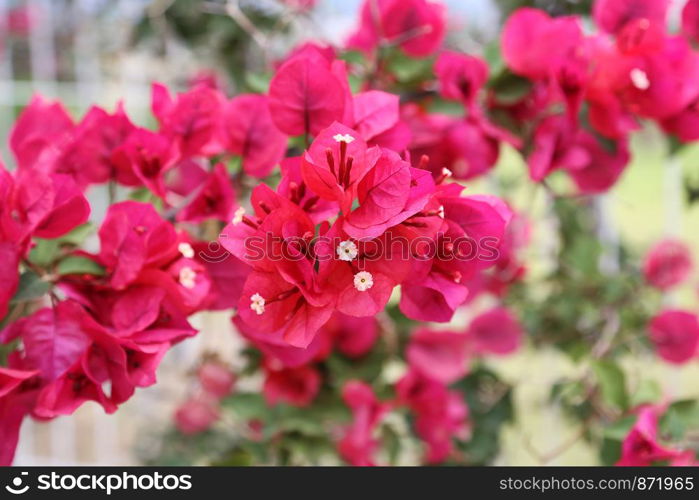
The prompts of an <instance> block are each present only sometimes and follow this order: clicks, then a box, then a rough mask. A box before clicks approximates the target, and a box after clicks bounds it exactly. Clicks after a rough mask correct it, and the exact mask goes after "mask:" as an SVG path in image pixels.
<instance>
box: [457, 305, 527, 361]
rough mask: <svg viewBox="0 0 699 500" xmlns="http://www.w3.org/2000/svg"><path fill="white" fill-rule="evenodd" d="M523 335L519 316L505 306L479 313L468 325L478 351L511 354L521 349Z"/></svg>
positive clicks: (471, 340)
mask: <svg viewBox="0 0 699 500" xmlns="http://www.w3.org/2000/svg"><path fill="white" fill-rule="evenodd" d="M523 335H524V332H523V330H522V326H521V325H520V324H519V321H517V318H515V316H514V315H513V314H512V313H511V312H510V311H509V310H507V309H505V308H504V307H496V308H494V309H491V310H489V311H486V312H484V313H481V314H479V315H478V316H476V317H475V318H474V319H473V321H471V324H470V325H469V327H468V337H469V341H470V342H472V345H473V348H474V350H475V351H476V352H478V353H487V354H510V353H512V352H515V351H516V350H517V349H519V346H520V344H521V343H522V337H523Z"/></svg>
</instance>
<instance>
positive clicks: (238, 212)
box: [233, 207, 245, 226]
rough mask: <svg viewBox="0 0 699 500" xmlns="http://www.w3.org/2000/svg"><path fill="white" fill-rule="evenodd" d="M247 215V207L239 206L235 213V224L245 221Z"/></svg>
mask: <svg viewBox="0 0 699 500" xmlns="http://www.w3.org/2000/svg"><path fill="white" fill-rule="evenodd" d="M244 215H245V209H244V208H243V207H240V208H238V210H236V211H235V214H233V225H234V226H237V225H238V224H240V223H241V222H243V216H244Z"/></svg>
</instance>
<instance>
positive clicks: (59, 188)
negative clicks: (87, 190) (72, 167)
mask: <svg viewBox="0 0 699 500" xmlns="http://www.w3.org/2000/svg"><path fill="white" fill-rule="evenodd" d="M26 172H27V171H23V172H22V174H25V173H26ZM22 174H20V175H22ZM26 182H27V183H29V182H30V179H28V178H27V179H26ZM51 183H52V191H53V193H52V194H53V196H52V197H53V204H52V205H53V206H52V207H51V210H50V211H49V212H48V214H46V216H45V217H44V218H43V219H42V221H41V222H40V223H39V224H38V225H37V226H36V227H35V228H34V230H33V234H34V236H36V237H38V238H57V237H59V236H63V235H64V234H66V233H68V232H69V231H71V230H73V229H74V228H75V227H77V226H79V225H80V224H83V223H85V222H87V219H88V217H89V216H90V204H89V203H88V201H87V199H86V198H85V196H84V195H83V193H82V191H81V190H80V189H79V187H78V186H77V184H75V181H74V180H73V178H72V177H70V176H68V175H62V174H53V175H51ZM49 196H50V195H49ZM49 196H46V198H49Z"/></svg>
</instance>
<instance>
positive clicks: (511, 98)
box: [491, 70, 532, 105]
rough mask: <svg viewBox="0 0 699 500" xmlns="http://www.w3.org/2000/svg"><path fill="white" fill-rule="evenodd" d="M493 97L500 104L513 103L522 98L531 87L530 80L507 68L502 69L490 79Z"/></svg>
mask: <svg viewBox="0 0 699 500" xmlns="http://www.w3.org/2000/svg"><path fill="white" fill-rule="evenodd" d="M491 88H492V89H493V91H494V92H495V98H496V99H497V101H498V102H500V103H502V104H505V105H507V104H515V103H517V102H519V101H520V100H522V98H524V96H526V95H527V94H528V93H529V91H530V90H531V88H532V84H531V82H530V81H529V80H528V79H526V78H523V77H521V76H518V75H515V74H514V73H512V72H511V71H509V70H503V71H502V72H500V73H499V74H498V75H497V76H495V78H493V79H492V80H491Z"/></svg>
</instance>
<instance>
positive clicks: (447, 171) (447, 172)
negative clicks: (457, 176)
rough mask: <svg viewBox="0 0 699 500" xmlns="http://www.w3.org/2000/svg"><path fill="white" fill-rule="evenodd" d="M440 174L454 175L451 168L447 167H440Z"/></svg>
mask: <svg viewBox="0 0 699 500" xmlns="http://www.w3.org/2000/svg"><path fill="white" fill-rule="evenodd" d="M442 175H443V176H444V177H451V176H452V175H454V174H453V173H452V171H451V170H449V169H448V168H447V167H442Z"/></svg>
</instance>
